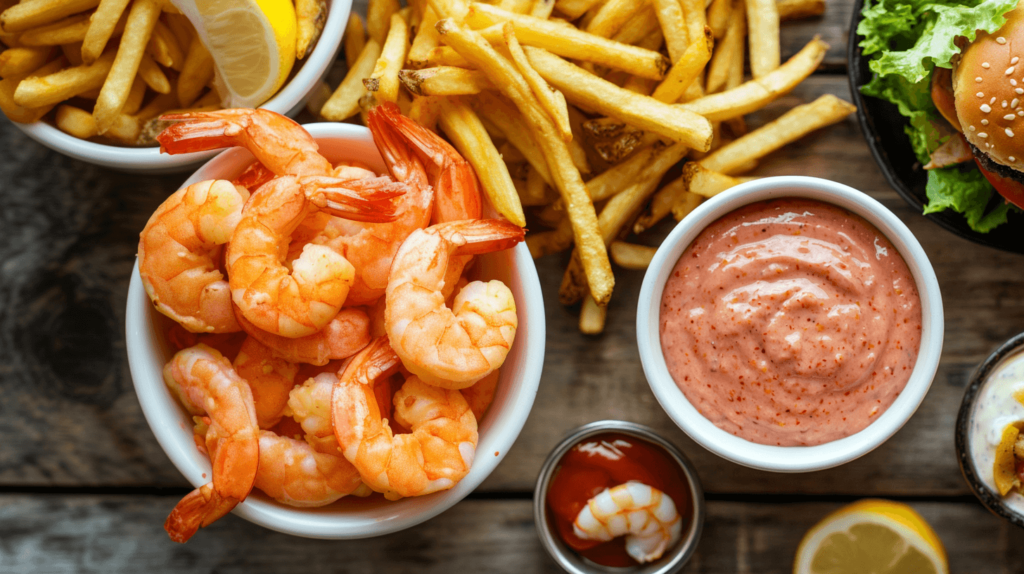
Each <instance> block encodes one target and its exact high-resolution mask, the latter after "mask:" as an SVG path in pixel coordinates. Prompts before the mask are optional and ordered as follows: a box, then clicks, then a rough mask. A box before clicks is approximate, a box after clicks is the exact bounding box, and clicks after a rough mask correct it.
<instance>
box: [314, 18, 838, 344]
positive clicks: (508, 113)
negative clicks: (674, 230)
mask: <svg viewBox="0 0 1024 574" xmlns="http://www.w3.org/2000/svg"><path fill="white" fill-rule="evenodd" d="M824 9H825V4H824V2H823V1H822V0H711V1H710V2H706V1H705V0H652V1H651V2H647V1H644V0H609V1H607V2H601V1H599V0H501V1H500V2H493V3H484V2H467V1H466V0H422V1H419V2H411V3H410V6H409V7H408V8H405V9H399V8H398V4H397V0H370V1H369V4H368V8H367V20H366V27H367V29H368V30H376V31H377V32H376V35H374V34H373V33H370V34H367V33H364V32H363V30H362V22H361V21H359V20H358V17H356V16H353V17H352V18H353V21H355V25H353V26H350V29H349V32H348V34H347V36H346V38H345V52H346V54H345V56H346V59H347V62H348V64H349V70H348V74H347V75H346V77H345V78H344V80H342V82H341V83H340V84H339V85H338V86H336V87H335V89H334V91H333V93H332V95H331V97H330V98H329V99H328V100H327V101H326V103H325V104H324V105H323V107H322V108H321V109H320V115H321V116H322V117H323V119H325V120H329V121H349V120H350V119H351V118H360V117H362V116H363V115H365V111H366V110H367V109H368V108H369V107H371V106H373V105H374V103H375V102H379V101H392V102H397V103H398V104H399V106H401V107H403V109H404V110H405V112H406V113H407V114H408V115H410V116H411V117H412V118H414V119H416V120H417V121H419V122H420V123H421V124H423V125H425V126H427V127H429V128H431V129H434V130H436V131H438V133H442V134H443V135H444V136H445V137H447V138H448V139H449V140H450V141H451V142H452V144H453V145H454V146H455V147H456V148H458V150H459V152H460V153H461V154H462V155H463V156H464V157H466V158H467V159H468V160H469V161H470V162H471V163H472V164H473V166H474V167H475V168H476V171H477V173H478V174H479V175H480V178H481V184H482V187H483V188H484V190H485V192H486V193H487V195H488V197H489V199H490V202H491V204H492V205H493V206H494V207H495V208H496V209H497V210H498V211H499V212H500V213H501V214H502V215H503V216H504V217H506V218H507V219H509V220H510V221H512V222H514V223H517V224H520V225H526V224H528V227H529V229H530V231H531V233H530V234H529V235H528V236H527V243H528V245H529V248H530V252H531V253H532V254H533V256H534V257H541V256H545V255H548V254H553V253H559V252H565V251H568V250H570V249H571V250H572V256H571V258H570V259H569V264H568V268H567V269H566V271H565V274H564V277H563V281H562V287H561V289H560V292H559V297H560V300H561V302H562V303H563V304H565V305H575V304H577V303H582V305H581V313H580V330H581V331H583V332H584V333H588V334H597V333H600V332H601V331H602V330H603V328H604V322H605V318H606V313H607V308H608V303H609V300H610V299H611V296H612V291H613V289H614V285H615V276H614V272H613V267H612V265H611V262H612V261H614V262H615V263H616V264H617V265H618V267H621V268H623V269H641V270H642V269H644V268H646V266H647V264H648V262H649V261H650V259H651V257H652V256H653V254H654V251H655V249H656V247H654V246H653V245H651V244H653V243H656V242H658V241H660V238H661V237H663V236H664V234H665V227H664V226H658V227H659V229H658V230H655V231H652V232H649V231H648V230H651V229H652V228H654V227H656V224H658V222H659V221H661V220H663V219H665V218H666V217H667V216H668V215H669V214H672V215H673V216H674V217H675V219H677V220H680V219H682V218H683V217H685V216H686V215H687V214H688V213H689V212H690V211H692V210H693V209H694V208H695V207H697V206H698V205H699V204H700V203H701V202H702V201H703V200H705V199H706V198H709V197H712V196H714V195H715V194H717V193H720V192H721V191H723V190H725V189H728V188H729V187H732V186H734V185H737V184H739V183H741V182H743V181H745V180H746V179H749V178H748V177H745V174H748V173H749V172H750V171H751V170H753V169H754V168H755V167H756V166H757V165H758V162H759V161H760V160H761V159H762V158H764V157H765V156H767V155H768V154H770V153H771V152H773V151H775V150H777V149H779V148H781V147H783V146H785V145H787V144H789V143H791V142H794V141H796V140H798V139H800V138H801V137H803V136H804V135H806V134H808V133H810V132H812V131H814V130H817V129H819V128H823V127H825V126H828V125H829V124H832V123H836V122H839V121H843V120H844V119H845V118H846V117H847V116H848V115H849V114H851V113H852V112H853V111H854V110H855V108H854V107H853V106H852V105H850V104H849V103H847V102H845V101H843V100H841V99H839V98H837V97H835V96H831V95H826V96H822V97H821V98H819V99H817V100H815V101H814V102H810V103H806V104H804V105H798V106H796V107H795V108H793V109H791V110H790V111H788V112H787V113H785V114H783V115H782V116H781V117H779V118H777V119H776V120H775V121H773V122H770V123H768V124H765V125H763V126H761V127H758V128H757V129H753V130H748V129H747V126H746V123H745V118H744V116H746V115H747V114H751V113H753V112H756V111H758V110H760V109H761V108H764V107H765V106H767V105H768V104H770V103H771V102H773V101H775V100H776V99H778V98H779V97H780V96H782V95H784V94H787V93H789V92H790V91H791V90H793V88H794V87H796V86H797V85H798V84H799V83H800V82H801V81H803V80H804V79H805V78H807V77H808V76H809V75H811V73H812V72H814V70H815V69H816V68H817V67H818V65H819V63H820V62H821V61H822V59H823V58H824V56H825V53H826V50H827V49H828V45H827V44H825V43H824V42H822V41H821V40H820V39H818V38H815V39H813V40H812V41H810V42H809V43H808V44H807V45H806V46H804V47H803V48H802V49H801V50H799V51H798V52H797V53H796V54H795V55H793V56H792V57H790V58H789V59H788V60H787V61H782V58H781V49H780V38H779V30H780V22H782V23H783V25H784V22H785V21H787V20H793V19H798V18H807V17H815V16H820V15H821V14H822V13H823V12H824ZM748 46H749V50H748V49H747V47H748ZM748 53H749V55H750V56H749V57H748ZM748 63H749V69H750V75H748V74H747V72H746V69H747V64H748ZM680 170H681V171H680ZM631 234H633V235H637V236H638V238H637V239H636V240H631V239H629V236H630V235H631ZM627 307H629V305H627Z"/></svg>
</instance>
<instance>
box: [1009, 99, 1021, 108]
mask: <svg viewBox="0 0 1024 574" xmlns="http://www.w3.org/2000/svg"><path fill="white" fill-rule="evenodd" d="M1019 103H1020V99H1018V98H1013V101H1012V102H1010V107H1011V108H1013V109H1017V104H1019Z"/></svg>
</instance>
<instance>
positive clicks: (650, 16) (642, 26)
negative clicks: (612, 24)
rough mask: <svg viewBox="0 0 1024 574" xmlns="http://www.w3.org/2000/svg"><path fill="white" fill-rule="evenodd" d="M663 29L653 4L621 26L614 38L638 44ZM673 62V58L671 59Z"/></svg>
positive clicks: (621, 41)
mask: <svg viewBox="0 0 1024 574" xmlns="http://www.w3.org/2000/svg"><path fill="white" fill-rule="evenodd" d="M660 30H661V23H660V22H658V16H657V14H655V12H654V8H653V7H652V6H645V7H644V8H642V9H641V10H640V11H639V12H637V13H636V15H635V16H633V17H632V18H630V19H629V21H628V22H626V23H625V24H623V25H622V28H619V31H618V32H616V33H615V35H614V36H612V40H613V41H615V42H620V43H622V44H633V45H636V44H637V43H638V42H640V41H642V40H643V39H644V38H648V37H650V35H651V34H654V33H656V32H658V31H660ZM669 61H670V62H671V60H669Z"/></svg>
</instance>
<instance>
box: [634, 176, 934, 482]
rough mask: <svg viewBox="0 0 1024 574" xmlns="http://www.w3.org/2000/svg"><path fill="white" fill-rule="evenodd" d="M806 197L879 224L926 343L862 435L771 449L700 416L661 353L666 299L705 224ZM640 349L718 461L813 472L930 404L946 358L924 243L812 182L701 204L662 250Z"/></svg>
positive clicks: (862, 200) (871, 205) (853, 453)
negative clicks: (915, 302) (910, 285)
mask: <svg viewBox="0 0 1024 574" xmlns="http://www.w3.org/2000/svg"><path fill="white" fill-rule="evenodd" d="M783 198H807V199H814V200H818V201H822V202H825V203H830V204H832V205H836V206H839V207H842V208H844V209H846V210H848V211H850V212H852V213H854V214H856V215H859V216H860V217H862V218H864V219H865V220H866V221H867V222H868V223H870V224H872V225H874V226H875V227H876V228H877V229H878V230H879V231H881V232H882V234H884V235H885V236H886V237H887V238H888V239H889V241H890V242H891V243H892V244H893V246H894V247H895V248H896V250H897V251H898V252H899V254H900V255H901V256H902V257H903V259H904V261H906V263H907V267H909V268H910V273H911V275H913V277H914V282H915V283H916V284H917V290H918V293H919V295H920V298H921V321H922V326H921V346H920V349H919V350H918V354H917V362H916V363H915V365H914V370H913V371H912V372H911V375H910V380H909V381H907V385H906V387H905V388H904V389H903V391H902V392H901V393H900V394H899V396H898V397H897V398H896V400H895V401H894V402H893V404H892V405H890V406H889V408H888V409H887V410H886V411H885V412H884V413H882V414H881V415H880V416H879V417H878V419H877V420H875V421H874V422H873V423H871V424H870V425H868V426H867V427H866V428H864V429H863V430H861V431H860V432H858V433H855V434H853V435H850V436H848V437H845V438H842V439H839V440H835V441H832V442H828V443H825V444H820V445H816V446H771V445H765V444H758V443H755V442H751V441H748V440H745V439H742V438H740V437H738V436H736V435H733V434H732V433H729V432H727V431H724V430H722V429H720V428H718V427H717V426H715V425H714V423H712V422H711V421H709V420H708V419H706V418H705V417H704V416H703V415H701V414H700V413H699V412H698V411H697V409H696V408H695V407H694V406H693V405H692V404H691V403H690V401H688V400H687V399H686V396H685V395H683V392H682V391H681V390H680V389H679V387H678V385H676V382H675V380H673V379H672V375H671V374H669V371H668V367H667V365H666V363H665V356H664V354H663V353H662V349H661V337H660V329H661V321H660V317H661V297H662V292H663V291H664V289H665V283H666V281H668V278H669V275H670V274H671V273H672V269H673V268H674V267H675V265H676V262H677V261H678V260H679V257H680V256H682V254H683V251H685V250H686V248H687V247H689V245H690V243H691V242H692V241H693V240H694V239H696V237H697V235H699V234H700V232H701V231H703V230H704V228H705V227H707V226H708V225H710V224H711V223H713V222H714V221H716V220H717V219H719V218H720V217H722V216H724V215H726V214H728V213H730V212H732V211H734V210H736V209H739V208H740V207H743V206H745V205H748V204H751V203H756V202H759V201H765V200H769V199H783ZM636 331H637V345H639V347H640V360H641V362H642V363H643V367H644V374H645V375H646V376H647V381H648V383H649V384H650V385H651V390H652V391H654V396H655V397H657V399H658V402H659V403H660V404H661V406H662V408H663V409H665V412H667V413H668V415H669V416H670V417H671V418H672V420H673V421H675V423H676V424H677V425H679V428H681V429H682V430H683V432H685V433H686V434H687V435H689V436H690V438H692V439H693V440H694V441H696V442H697V443H698V444H700V445H701V446H703V447H704V448H706V449H708V450H710V451H711V452H713V453H715V454H717V455H718V456H720V457H722V458H724V459H726V460H730V461H732V462H735V463H737V464H741V465H743V466H749V467H751V468H756V469H760V470H769V471H774V472H810V471H814V470H822V469H826V468H831V467H834V466H839V465H841V464H844V463H847V462H850V461H851V460H854V459H856V458H858V457H860V456H863V455H865V454H867V453H869V452H871V451H872V450H874V449H875V448H877V447H878V446H879V445H880V444H882V443H884V442H885V441H886V440H888V439H889V437H891V436H892V435H893V434H895V433H896V431H898V430H899V429H900V428H901V427H902V426H903V425H904V424H905V423H906V422H907V420H909V419H910V417H911V415H913V414H914V412H915V411H916V410H917V407H918V406H920V404H921V401H923V400H924V396H925V394H927V393H928V389H929V388H930V387H931V384H932V379H933V378H934V377H935V372H936V370H937V369H938V366H939V356H940V355H941V354H942V337H943V314H942V295H941V294H940V293H939V282H938V280H937V279H936V278H935V271H934V270H933V269H932V265H931V262H929V261H928V256H927V255H926V254H925V252H924V249H922V248H921V244H920V243H918V242H917V239H916V238H915V237H914V235H913V233H911V232H910V230H909V229H907V226H906V225H904V224H903V222H902V221H900V220H899V218H897V217H896V216H895V215H893V213H892V212H891V211H889V210H888V209H886V208H885V207H884V206H883V205H882V204H880V203H879V202H878V201H876V200H874V199H872V198H871V197H869V196H868V195H866V194H864V193H862V192H860V191H857V190H856V189H853V188H851V187H848V186H845V185H842V184H839V183H835V182H832V181H828V180H824V179H818V178H814V177H797V176H787V177H770V178H765V179H759V180H755V181H751V182H748V183H744V184H741V185H738V186H736V187H734V188H732V189H729V190H727V191H725V192H722V193H720V194H718V195H716V196H715V197H712V198H711V199H709V200H707V201H705V202H704V203H702V204H701V205H700V206H699V207H697V209H695V210H694V211H693V212H692V213H691V214H689V215H688V216H686V218H685V219H683V220H682V221H681V222H680V223H679V224H678V225H677V226H676V228H675V229H674V230H673V231H672V233H670V234H669V236H668V237H667V238H666V239H665V241H664V242H663V243H662V244H661V247H659V248H658V252H657V253H656V254H655V255H654V259H653V260H652V261H651V264H650V266H649V267H648V268H647V274H646V275H645V276H644V282H643V286H642V288H641V289H640V303H639V305H638V308H637V318H636Z"/></svg>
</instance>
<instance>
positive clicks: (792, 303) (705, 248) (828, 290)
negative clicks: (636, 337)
mask: <svg viewBox="0 0 1024 574" xmlns="http://www.w3.org/2000/svg"><path fill="white" fill-rule="evenodd" d="M659 321H660V325H659V328H660V335H661V346H662V350H663V352H664V356H665V361H666V363H667V366H668V370H669V373H670V374H671V375H672V378H673V379H674V380H675V382H676V385H677V386H678V387H679V388H680V390H681V391H682V392H683V394H684V395H685V396H686V398H687V400H688V401H689V402H690V403H691V404H692V405H693V406H694V407H695V408H696V409H697V410H698V411H699V412H700V413H701V414H702V415H703V416H704V417H706V418H707V419H708V420H710V421H711V422H712V423H714V424H715V425H716V426H718V427H719V428H721V429H723V430H726V431H728V432H730V433H732V434H734V435H736V436H738V437H740V438H743V439H746V440H749V441H751V442H755V443H760V444H767V445H778V446H811V445H818V444H823V443H826V442H830V441H834V440H838V439H840V438H843V437H846V436H849V435H852V434H854V433H856V432H858V431H860V430H862V429H864V428H865V427H867V426H868V425H869V424H871V423H872V422H873V421H875V420H877V418H878V417H879V416H880V415H881V414H882V413H883V412H885V410H886V409H887V408H889V406H890V405H891V404H892V403H893V401H895V400H896V397H897V396H899V394H900V392H902V390H903V388H904V387H905V386H906V384H907V381H908V380H909V379H910V375H911V372H912V371H913V368H914V364H915V362H916V360H917V354H918V349H919V347H920V344H921V334H922V333H921V329H922V319H921V301H920V297H919V295H918V290H917V285H916V284H915V282H914V278H913V276H912V275H911V272H910V270H909V268H908V267H907V264H906V262H905V261H904V260H903V258H902V257H901V256H900V253H899V252H898V251H897V250H896V249H895V248H894V247H893V245H892V244H891V243H890V242H889V240H888V239H887V238H886V237H885V236H884V235H883V234H882V233H881V232H880V231H879V230H878V229H876V228H875V227H874V226H872V225H871V224H870V223H868V222H867V221H865V220H864V219H862V218H861V217H858V216H857V215H854V214H853V213H850V212H849V211H847V210H845V209H842V208H840V207H837V206H834V205H830V204H827V203H823V202H820V201H815V200H809V199H779V200H771V201H761V202H757V203H752V204H750V205H746V206H744V207H741V208H739V209H737V210H735V211H733V212H731V213H728V214H726V215H724V216H723V217H721V218H720V219H718V220H716V221H715V222H713V223H712V224H710V225H709V226H707V227H706V228H705V229H704V230H703V231H702V232H701V233H700V234H699V235H698V236H697V237H696V238H695V239H694V240H693V242H692V243H691V244H690V245H689V246H688V247H687V249H686V251H684V252H683V254H682V256H681V257H680V258H679V261H678V262H677V263H676V265H675V267H674V269H673V271H672V274H671V276H670V277H669V279H668V282H667V283H666V285H665V289H664V293H663V295H662V300H661V315H660V319H659Z"/></svg>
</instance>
